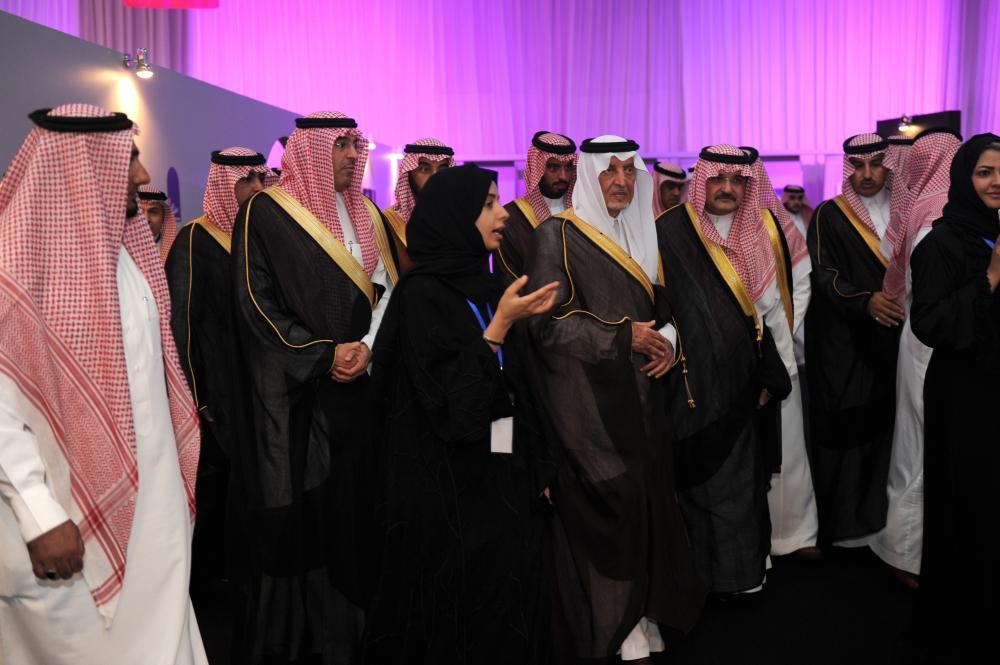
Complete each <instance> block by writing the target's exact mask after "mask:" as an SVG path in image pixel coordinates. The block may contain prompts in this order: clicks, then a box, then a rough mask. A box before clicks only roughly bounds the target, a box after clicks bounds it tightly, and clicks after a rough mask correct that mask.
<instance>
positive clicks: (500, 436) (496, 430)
mask: <svg viewBox="0 0 1000 665" xmlns="http://www.w3.org/2000/svg"><path fill="white" fill-rule="evenodd" d="M466 302H467V303H469V308H470V309H471V310H472V313H473V314H475V315H476V321H478V322H479V327H480V328H482V329H483V334H485V333H486V320H485V319H483V315H482V314H481V313H480V311H479V308H478V307H476V305H475V303H473V302H472V301H471V300H466ZM486 313H487V314H488V315H489V317H490V320H491V321H492V320H493V310H491V309H490V306H489V304H487V305H486ZM497 361H498V362H499V363H500V369H501V370H503V347H500V348H498V349H497ZM490 452H491V453H497V454H500V455H510V454H512V453H513V452H514V419H513V418H510V417H508V418H498V419H497V420H494V421H493V422H492V423H491V424H490Z"/></svg>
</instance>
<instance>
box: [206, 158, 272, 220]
mask: <svg viewBox="0 0 1000 665" xmlns="http://www.w3.org/2000/svg"><path fill="white" fill-rule="evenodd" d="M218 154H219V155H220V156H221V157H247V158H251V160H252V161H257V160H256V159H254V158H259V161H260V163H259V164H254V165H251V164H240V165H230V164H217V163H215V161H213V162H212V166H210V167H209V169H208V184H207V185H206V186H205V195H204V196H203V197H202V199H201V207H202V208H203V209H204V211H205V217H206V218H207V219H208V221H210V222H212V223H213V224H215V225H216V226H218V227H219V228H220V229H222V231H223V232H225V234H226V235H228V236H231V235H233V224H234V223H235V221H236V213H237V212H238V211H239V207H240V206H239V202H238V201H237V200H236V191H235V187H236V183H237V182H239V181H240V180H242V179H243V178H246V177H247V176H248V175H250V174H251V173H263V174H265V176H264V180H265V182H267V174H268V173H270V169H268V168H267V165H266V164H265V162H264V156H263V155H261V154H260V153H258V152H257V151H256V150H251V149H250V148H240V147H236V148H226V149H225V150H222V151H219V153H218ZM214 157H215V154H214V153H213V158H214ZM275 182H276V180H275Z"/></svg>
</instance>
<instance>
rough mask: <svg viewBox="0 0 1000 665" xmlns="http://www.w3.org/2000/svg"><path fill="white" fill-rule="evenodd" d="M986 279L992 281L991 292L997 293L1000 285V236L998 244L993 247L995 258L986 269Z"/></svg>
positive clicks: (991, 258) (991, 259)
mask: <svg viewBox="0 0 1000 665" xmlns="http://www.w3.org/2000/svg"><path fill="white" fill-rule="evenodd" d="M986 278H987V279H988V280H990V292H991V293H992V292H993V291H996V290H997V284H1000V236H997V239H996V244H994V245H993V256H991V257H990V266H989V267H988V268H987V269H986Z"/></svg>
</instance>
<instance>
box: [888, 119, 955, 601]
mask: <svg viewBox="0 0 1000 665" xmlns="http://www.w3.org/2000/svg"><path fill="white" fill-rule="evenodd" d="M961 144H962V137H961V136H960V135H959V134H958V133H957V132H955V131H953V130H949V129H945V128H941V127H934V128H931V129H927V130H925V131H923V132H921V133H920V134H918V135H917V136H916V137H915V138H914V139H913V147H912V148H911V149H910V154H909V162H908V183H909V187H908V193H907V196H906V200H905V202H904V205H903V210H902V212H901V213H900V220H901V228H900V229H899V230H898V232H897V233H896V234H895V236H894V242H893V244H892V246H891V248H890V249H891V256H890V257H889V267H888V268H887V269H886V273H885V279H884V280H883V285H884V290H885V292H886V293H887V294H889V295H890V296H893V297H896V298H898V299H899V302H900V303H901V304H902V306H903V310H904V312H905V313H906V320H905V321H904V322H903V325H902V332H901V336H900V343H899V357H898V362H897V368H896V420H895V424H894V428H893V440H892V456H891V460H890V467H889V491H888V495H889V510H888V513H887V517H886V528H885V529H883V530H882V531H881V532H879V534H878V535H877V536H876V537H875V538H874V539H873V540H872V543H871V548H872V550H873V551H874V552H875V554H877V555H878V556H879V557H880V558H881V559H882V560H883V561H885V562H886V563H887V564H889V565H890V566H892V567H893V568H895V569H896V576H897V577H898V578H899V579H901V580H902V581H903V582H904V583H906V584H908V585H909V586H911V587H912V586H915V585H916V583H917V577H916V576H917V575H919V574H920V561H921V553H922V549H923V531H924V530H923V521H924V520H923V515H924V511H923V508H924V502H923V496H924V473H923V470H924V468H923V467H924V454H923V451H924V376H925V375H926V373H927V367H928V364H929V363H930V359H931V352H932V349H931V348H930V347H928V346H926V345H925V344H923V343H922V342H921V341H920V340H919V339H917V337H916V335H914V334H913V329H912V328H911V326H910V320H909V312H910V302H911V300H912V293H911V285H910V274H909V273H910V266H909V264H910V255H911V253H912V252H913V249H914V248H915V247H916V246H917V245H918V244H919V243H920V241H921V240H923V238H924V236H926V235H927V234H928V233H929V232H930V230H931V223H932V222H934V221H935V220H937V219H939V218H940V217H941V213H942V211H943V210H944V206H945V204H946V203H947V202H948V188H949V187H950V185H951V177H950V169H951V162H952V158H953V157H954V156H955V153H956V152H957V151H958V148H959V146H960V145H961Z"/></svg>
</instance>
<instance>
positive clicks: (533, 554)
mask: <svg viewBox="0 0 1000 665" xmlns="http://www.w3.org/2000/svg"><path fill="white" fill-rule="evenodd" d="M495 177H496V174H495V173H493V172H492V171H486V170H483V169H480V168H478V167H475V166H462V167H458V168H453V169H448V170H446V171H442V172H440V173H438V174H436V175H434V176H433V177H432V178H431V179H430V180H429V181H428V182H427V184H426V185H425V186H424V189H423V190H422V191H421V193H420V200H419V202H418V203H417V206H416V208H415V209H414V211H413V215H412V216H411V218H410V222H409V224H408V226H407V235H408V240H409V247H408V249H409V254H410V257H411V258H412V259H413V261H414V262H415V263H416V266H415V267H414V268H413V269H412V270H410V271H409V272H408V273H407V275H406V276H405V277H404V278H403V280H402V281H401V282H400V283H399V284H398V285H397V287H396V289H395V291H394V293H393V296H392V300H391V301H390V304H389V308H388V310H387V311H386V314H385V318H384V319H383V322H382V326H381V328H380V331H379V335H378V338H377V339H376V341H375V349H374V361H373V362H374V366H373V379H374V380H375V383H376V386H377V387H378V388H377V390H378V395H379V403H378V408H379V410H380V411H381V412H382V413H383V414H384V417H385V426H384V431H383V435H382V436H381V438H380V440H379V441H378V443H377V446H379V453H378V454H379V457H380V462H379V464H378V475H377V478H378V480H377V481H376V482H377V483H378V484H379V487H378V488H376V490H375V494H376V495H377V496H379V499H378V504H379V505H378V511H377V512H378V513H379V515H380V517H379V520H378V522H379V524H380V525H381V526H382V527H383V533H382V534H380V552H379V556H380V558H381V561H380V565H379V571H380V572H379V576H378V582H377V584H376V588H375V592H374V596H373V600H372V603H371V606H370V608H369V612H368V616H367V627H366V635H365V661H366V662H367V663H376V664H378V665H383V664H389V663H408V664H416V663H435V664H439V663H440V664H446V663H468V664H470V665H472V664H476V665H480V664H487V663H519V664H520V663H532V662H537V661H538V660H540V659H542V658H543V654H544V653H545V652H546V651H547V645H546V644H545V643H544V640H543V639H542V638H543V636H544V635H545V633H546V629H547V628H548V619H549V617H548V613H547V611H546V608H545V607H544V606H541V605H540V602H541V599H542V598H543V596H544V595H545V592H544V590H545V589H547V586H546V585H545V584H544V581H543V580H542V579H541V577H542V574H541V573H542V561H543V557H542V551H541V546H542V542H543V537H544V535H545V534H544V527H545V523H546V520H545V510H546V509H545V505H546V504H545V500H544V498H543V497H542V495H543V491H544V490H545V483H544V480H543V479H544V476H545V474H544V472H541V473H540V472H539V462H538V459H537V458H538V457H539V453H540V445H541V444H540V439H539V437H538V436H537V434H536V433H535V431H534V428H532V427H531V426H530V425H529V422H530V419H529V418H525V417H522V415H523V414H522V410H521V402H522V401H523V402H525V403H527V400H519V395H520V394H521V393H522V389H521V385H520V384H521V381H520V380H519V378H518V377H519V375H520V370H519V368H518V364H517V363H518V358H517V349H516V348H512V345H511V344H510V343H508V344H503V342H504V341H505V340H504V338H505V337H506V335H507V332H508V331H509V329H510V327H511V325H512V324H513V323H514V322H515V321H517V320H519V319H522V318H525V317H527V316H531V315H533V314H537V313H542V312H546V311H548V310H549V309H551V307H552V305H553V304H554V298H555V288H556V286H557V284H550V285H548V286H545V287H542V288H540V289H538V290H537V291H535V292H534V293H531V294H528V295H525V296H523V297H521V296H519V295H518V291H519V289H520V288H521V287H523V285H524V283H525V282H526V281H527V278H522V279H520V280H518V281H517V282H515V283H514V284H512V285H511V287H510V288H508V289H507V290H506V291H504V292H502V293H501V291H500V290H499V289H498V287H497V285H498V282H496V281H495V280H494V278H493V276H492V275H490V274H489V272H487V271H486V260H487V256H488V254H489V252H491V251H492V250H494V249H496V247H497V246H498V245H499V243H500V239H501V238H502V232H503V227H504V220H505V219H506V218H507V213H506V212H505V211H504V209H503V208H502V207H501V206H500V204H499V203H498V202H497V200H496V199H497V190H496V184H495V182H494V181H495ZM508 418H513V420H512V421H511V420H506V419H508ZM508 426H510V427H509V429H507V428H508ZM505 429H506V431H507V432H511V433H512V435H511V434H508V435H506V436H505V434H504V431H505ZM505 451H509V452H505Z"/></svg>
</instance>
